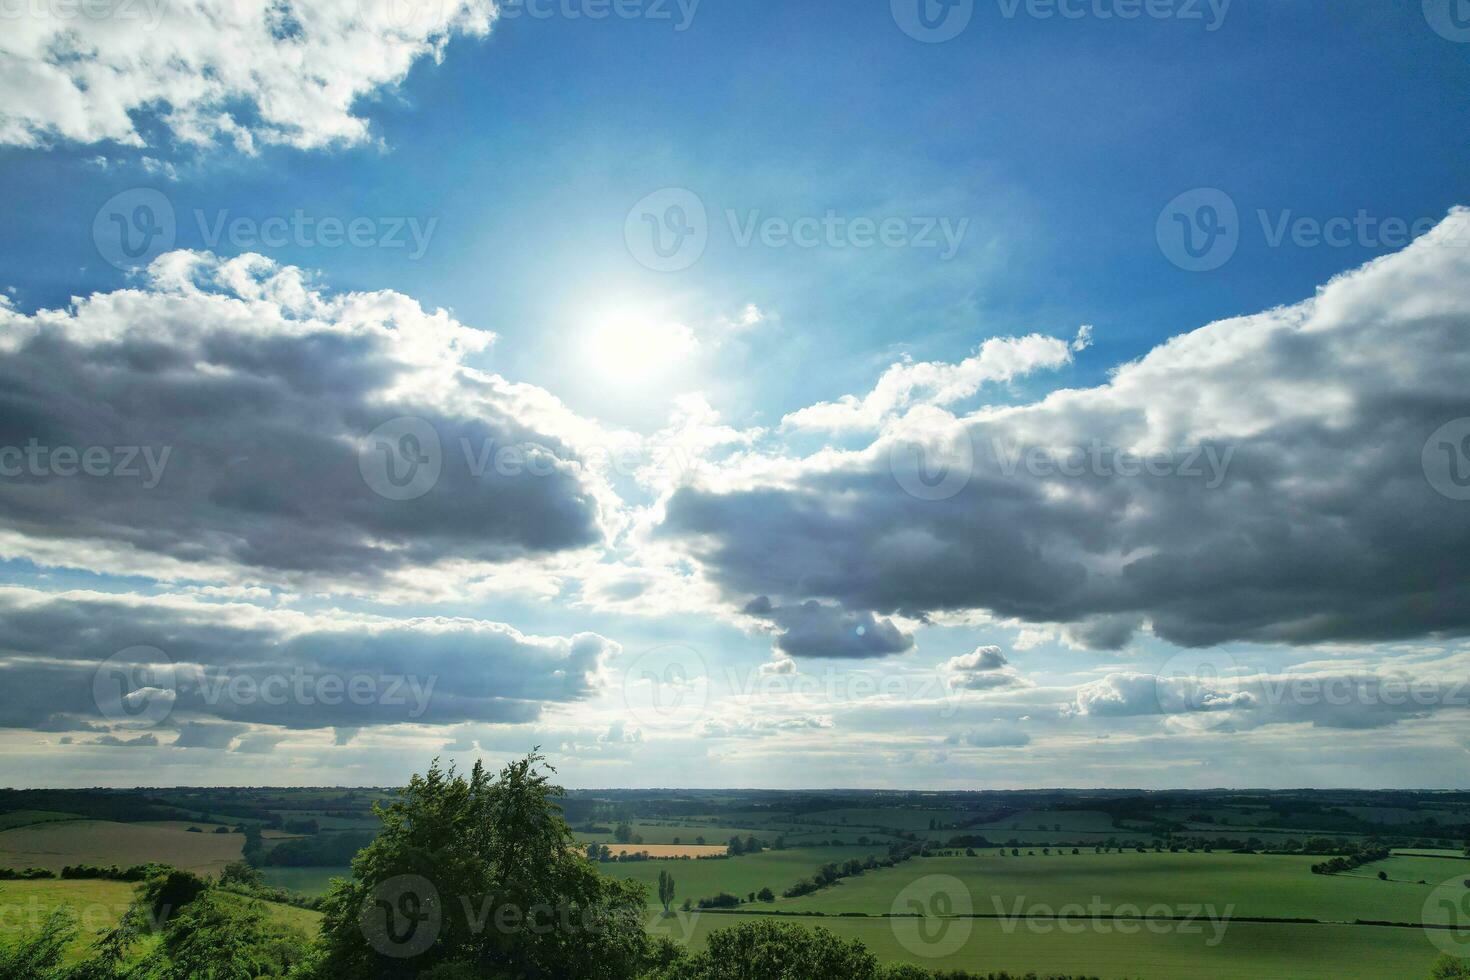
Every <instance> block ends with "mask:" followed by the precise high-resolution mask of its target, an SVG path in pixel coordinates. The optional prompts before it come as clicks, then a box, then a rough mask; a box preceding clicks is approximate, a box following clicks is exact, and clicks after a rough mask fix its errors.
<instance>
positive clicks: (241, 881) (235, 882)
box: [219, 861, 265, 888]
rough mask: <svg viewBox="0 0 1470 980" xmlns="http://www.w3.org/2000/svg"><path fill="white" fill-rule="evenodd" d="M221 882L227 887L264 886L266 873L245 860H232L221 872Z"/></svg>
mask: <svg viewBox="0 0 1470 980" xmlns="http://www.w3.org/2000/svg"><path fill="white" fill-rule="evenodd" d="M219 883H220V884H221V885H223V886H226V887H238V888H263V887H265V875H263V874H261V873H260V871H259V870H257V869H256V868H254V867H252V866H251V865H250V864H249V863H247V862H245V861H231V862H230V863H229V864H227V865H225V869H224V870H223V871H221V872H220V873H219Z"/></svg>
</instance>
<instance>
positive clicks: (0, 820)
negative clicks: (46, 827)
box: [0, 810, 81, 830]
mask: <svg viewBox="0 0 1470 980" xmlns="http://www.w3.org/2000/svg"><path fill="white" fill-rule="evenodd" d="M80 819H81V818H80V817H78V816H77V815H76V814H75V813H55V812H53V811H51V810H12V811H10V812H9V813H0V830H10V829H12V828H14V827H29V826H30V825H31V824H36V823H53V822H55V821H58V820H80Z"/></svg>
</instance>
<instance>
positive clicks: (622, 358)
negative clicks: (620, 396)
mask: <svg viewBox="0 0 1470 980" xmlns="http://www.w3.org/2000/svg"><path fill="white" fill-rule="evenodd" d="M696 346H697V341H696V339H695V337H694V331H692V330H690V329H689V328H688V327H686V326H685V325H684V324H682V323H678V322H675V321H672V320H665V319H660V318H658V317H653V316H648V315H644V314H637V313H613V314H605V315H603V316H600V317H598V318H597V319H596V320H595V321H594V322H593V324H592V326H591V327H590V329H589V330H588V332H587V342H586V351H587V357H588V359H589V360H590V362H591V366H592V368H593V369H594V370H595V371H596V372H597V373H598V374H599V375H601V376H602V377H604V378H607V379H609V380H612V381H619V382H627V381H646V380H648V379H650V378H653V377H655V376H658V375H661V374H664V373H667V372H668V371H670V370H672V369H674V368H675V367H677V366H678V365H679V364H680V363H683V362H685V361H687V359H688V357H689V355H690V354H692V353H693V352H694V348H695V347H696Z"/></svg>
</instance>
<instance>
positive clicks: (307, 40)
mask: <svg viewBox="0 0 1470 980" xmlns="http://www.w3.org/2000/svg"><path fill="white" fill-rule="evenodd" d="M494 15H495V7H494V4H493V3H492V2H491V0H433V2H403V0H310V2H300V0H298V2H291V0H102V2H84V3H65V2H58V0H21V2H15V3H7V4H6V5H5V16H4V19H3V20H0V26H3V29H0V88H3V89H4V91H5V101H4V104H3V105H0V143H5V144H13V145H20V146H34V145H37V144H42V143H47V142H52V141H56V140H70V141H76V142H80V143H95V142H99V141H103V140H111V141H115V142H117V143H123V144H130V145H135V146H142V145H145V144H146V143H148V142H150V141H152V139H151V137H150V135H149V130H150V128H152V127H150V126H149V125H145V124H144V121H145V120H146V121H148V122H156V125H158V126H161V127H163V128H165V129H166V130H167V131H168V132H170V133H171V134H172V136H173V137H174V138H175V139H177V140H179V141H181V142H183V143H189V144H196V145H208V144H213V143H216V142H218V141H228V142H230V143H232V144H234V145H235V146H236V147H237V148H239V149H241V150H243V151H245V152H253V151H254V149H255V148H256V147H257V146H258V145H262V144H276V143H279V144H288V145H291V146H296V147H301V148H313V147H320V146H329V145H347V144H353V143H360V142H362V141H364V140H366V139H367V138H368V136H369V133H368V126H367V122H366V120H364V119H363V118H361V117H360V116H358V115H355V114H354V112H353V108H354V104H355V103H356V102H357V101H358V100H359V99H361V98H363V97H365V96H368V95H371V94H373V93H374V92H376V91H378V90H379V89H381V88H383V87H384V86H390V85H393V84H395V83H397V82H399V81H401V80H402V79H403V78H404V77H405V76H406V75H407V74H408V71H409V68H410V67H412V66H413V64H414V63H415V62H416V61H418V60H419V59H421V58H423V57H425V56H428V57H431V58H433V59H435V60H438V59H440V58H441V57H442V56H443V54H444V50H445V46H446V45H447V44H448V42H449V40H450V39H451V38H453V37H454V36H456V35H469V36H483V35H485V34H486V33H487V32H488V31H489V29H490V24H491V21H492V19H493V18H494Z"/></svg>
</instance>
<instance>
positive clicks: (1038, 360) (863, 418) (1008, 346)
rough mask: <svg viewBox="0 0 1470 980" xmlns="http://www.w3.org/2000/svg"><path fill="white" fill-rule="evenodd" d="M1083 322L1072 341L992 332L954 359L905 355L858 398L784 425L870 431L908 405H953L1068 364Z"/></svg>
mask: <svg viewBox="0 0 1470 980" xmlns="http://www.w3.org/2000/svg"><path fill="white" fill-rule="evenodd" d="M1091 338H1092V328H1091V327H1090V326H1083V327H1082V328H1081V329H1080V330H1079V331H1078V332H1077V338H1076V339H1075V340H1073V341H1072V342H1071V343H1068V342H1067V341H1065V340H1059V339H1057V338H1056V337H1044V336H1042V335H1041V334H1030V335H1028V336H1025V337H992V338H991V339H989V340H987V341H985V342H984V343H983V344H981V345H980V348H979V349H978V350H977V351H976V352H975V353H974V354H973V355H972V356H970V357H967V358H965V359H964V360H963V361H960V362H959V363H958V364H944V363H940V362H936V361H926V362H922V363H916V362H914V361H909V360H905V361H903V362H902V363H900V364H895V365H893V366H892V367H890V368H889V369H888V370H887V371H885V372H883V377H881V378H879V379H878V383H877V384H876V385H875V386H874V387H873V390H872V391H871V392H869V393H868V394H866V395H864V396H863V397H862V398H858V397H856V396H854V395H846V396H844V397H842V398H840V399H838V400H837V401H835V402H819V403H818V404H816V405H811V406H809V407H807V408H803V409H800V410H798V411H795V412H792V413H791V414H789V415H787V416H786V417H785V418H784V419H782V424H783V425H785V426H787V427H788V428H792V429H829V430H833V431H839V432H840V431H843V430H848V429H854V430H863V429H866V430H872V429H876V428H878V427H879V426H880V425H881V424H882V423H883V422H884V420H886V419H889V418H891V417H892V416H893V415H894V414H895V413H897V412H899V411H901V410H903V409H905V408H908V407H909V406H911V405H916V404H925V405H951V404H953V403H955V402H958V401H962V400H963V399H966V398H969V397H971V396H972V395H974V394H975V393H976V392H977V391H979V390H980V388H981V386H982V385H985V384H988V383H995V382H999V381H1010V380H1013V379H1015V378H1019V377H1022V376H1024V375H1027V374H1031V373H1033V372H1035V371H1039V370H1043V369H1051V370H1055V369H1056V368H1059V367H1062V366H1063V365H1066V364H1070V363H1071V361H1072V354H1073V352H1074V351H1079V350H1084V349H1086V348H1087V347H1088V346H1089V345H1090V344H1091V342H1092V340H1091Z"/></svg>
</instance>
